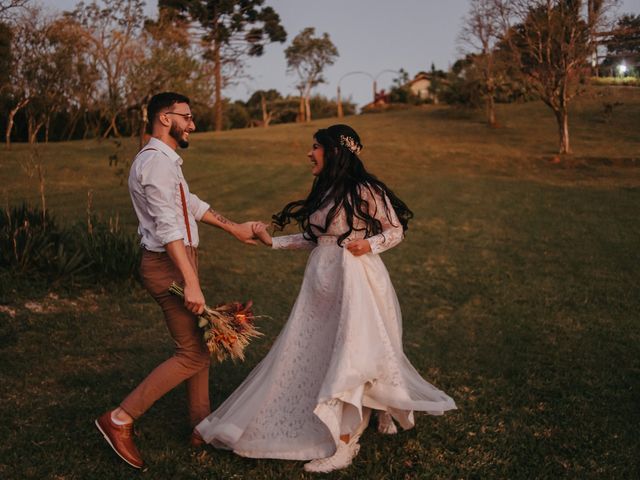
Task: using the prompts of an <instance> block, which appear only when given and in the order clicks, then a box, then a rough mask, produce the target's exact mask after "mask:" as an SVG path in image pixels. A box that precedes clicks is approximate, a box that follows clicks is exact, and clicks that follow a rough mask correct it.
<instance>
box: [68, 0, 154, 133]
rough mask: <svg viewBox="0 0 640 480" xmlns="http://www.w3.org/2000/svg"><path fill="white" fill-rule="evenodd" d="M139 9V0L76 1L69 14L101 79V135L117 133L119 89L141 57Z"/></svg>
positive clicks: (141, 14) (120, 107)
mask: <svg viewBox="0 0 640 480" xmlns="http://www.w3.org/2000/svg"><path fill="white" fill-rule="evenodd" d="M143 9H144V2H143V1H142V0H100V3H98V0H93V1H92V3H90V4H85V3H84V2H80V3H78V4H77V5H76V8H75V10H74V11H73V12H71V14H70V16H71V17H72V18H73V19H75V20H76V22H78V25H79V26H81V27H82V28H78V30H77V32H78V34H79V35H81V37H82V38H83V40H85V41H86V42H87V43H88V44H89V46H90V48H89V55H90V56H91V57H92V61H93V63H94V64H95V66H96V68H97V69H98V72H99V73H100V77H101V80H102V81H103V82H104V91H103V98H102V103H103V107H102V110H103V111H104V116H105V118H106V120H107V122H108V126H107V128H106V130H105V131H104V133H103V135H102V136H103V138H106V137H107V136H108V135H109V134H110V133H112V134H113V135H115V136H119V135H120V132H119V131H118V126H117V119H118V115H120V113H122V111H123V110H124V108H125V102H124V98H123V92H125V91H126V89H127V85H126V81H127V78H128V77H129V75H128V74H129V72H130V69H132V68H133V67H134V66H135V65H136V62H138V61H139V60H140V57H141V49H140V48H139V45H138V39H139V38H140V35H141V32H142V28H143V24H144V10H143Z"/></svg>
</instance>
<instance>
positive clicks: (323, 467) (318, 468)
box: [304, 441, 360, 473]
mask: <svg viewBox="0 0 640 480" xmlns="http://www.w3.org/2000/svg"><path fill="white" fill-rule="evenodd" d="M359 451H360V444H359V443H358V442H357V441H350V442H349V443H344V442H343V441H340V442H338V448H337V450H336V453H334V454H333V455H332V456H331V457H327V458H318V459H316V460H311V461H310V462H308V463H305V464H304V469H305V471H307V472H316V473H327V472H333V471H334V470H340V469H341V468H346V467H348V466H349V465H351V462H352V461H353V459H354V458H355V456H356V455H358V452H359Z"/></svg>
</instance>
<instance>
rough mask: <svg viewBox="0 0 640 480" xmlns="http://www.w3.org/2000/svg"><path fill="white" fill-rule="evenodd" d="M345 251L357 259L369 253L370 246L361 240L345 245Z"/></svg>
mask: <svg viewBox="0 0 640 480" xmlns="http://www.w3.org/2000/svg"><path fill="white" fill-rule="evenodd" d="M347 250H349V251H350V252H351V253H352V254H353V255H354V256H356V257H359V256H360V255H364V254H366V253H369V252H370V251H371V244H370V243H369V241H368V240H365V239H364V238H361V239H359V240H353V241H352V242H349V243H347Z"/></svg>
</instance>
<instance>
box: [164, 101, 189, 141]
mask: <svg viewBox="0 0 640 480" xmlns="http://www.w3.org/2000/svg"><path fill="white" fill-rule="evenodd" d="M166 115H167V117H170V118H171V127H170V129H169V135H170V136H171V137H172V138H173V139H174V140H175V141H176V143H177V144H178V146H179V147H180V148H187V147H188V146H189V134H190V133H191V132H193V131H194V130H195V129H196V125H195V124H194V123H193V115H191V109H190V108H189V105H187V104H186V103H176V104H175V105H173V107H172V108H171V110H169V111H168V112H166Z"/></svg>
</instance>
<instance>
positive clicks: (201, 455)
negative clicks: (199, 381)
mask: <svg viewBox="0 0 640 480" xmlns="http://www.w3.org/2000/svg"><path fill="white" fill-rule="evenodd" d="M615 101H617V102H620V103H622V105H617V106H615V108H614V111H613V113H612V114H611V115H610V117H607V116H605V114H604V109H603V103H604V102H615ZM498 119H499V122H500V124H501V127H500V128H497V129H488V128H487V127H485V126H484V125H483V123H482V121H481V116H480V114H478V113H469V112H466V111H463V110H456V109H450V108H446V107H428V108H416V109H412V110H407V111H399V112H389V113H385V114H379V115H374V114H370V115H362V116H355V117H349V118H347V119H345V121H346V122H348V123H350V124H351V125H352V126H353V127H354V128H355V129H356V130H357V131H358V132H359V133H360V134H361V137H362V139H363V143H364V145H365V149H364V150H363V153H362V155H361V156H362V158H363V160H364V161H365V163H366V164H367V166H368V168H369V169H370V171H372V172H373V173H375V174H377V175H378V176H379V177H381V178H382V179H384V181H385V182H387V184H388V185H390V186H391V187H392V188H393V189H394V190H395V191H396V193H398V194H399V196H400V197H401V198H403V199H404V200H405V201H406V202H407V203H408V205H409V206H410V207H411V208H412V209H413V211H414V213H415V219H414V221H413V222H412V223H411V224H410V230H409V232H408V234H407V237H406V239H405V241H404V242H403V243H402V244H400V246H398V247H397V248H395V249H393V250H391V251H389V252H387V253H384V254H383V258H384V261H385V263H386V265H387V267H388V269H389V271H390V273H391V277H392V280H393V282H394V285H395V288H396V291H397V293H398V296H399V298H400V303H401V306H402V310H403V315H404V344H405V350H406V352H407V355H408V356H409V358H410V359H411V361H412V363H413V364H414V366H415V367H416V368H417V369H418V371H420V372H421V373H422V374H423V376H424V377H425V378H426V379H427V380H429V381H431V382H432V383H434V384H435V385H437V386H439V387H440V388H442V389H443V390H444V391H446V392H447V393H448V394H450V395H451V396H452V397H453V398H454V399H455V400H456V402H457V404H458V408H459V410H457V411H454V412H451V413H448V414H446V415H445V416H443V417H430V416H427V415H418V416H417V425H416V428H415V429H413V430H410V431H406V432H401V433H400V434H399V435H396V436H392V437H385V436H382V435H379V434H378V433H377V432H376V431H375V428H370V429H369V430H368V431H367V432H366V433H365V435H364V436H363V438H362V442H361V443H362V449H361V452H360V455H359V456H358V457H357V459H356V461H355V463H354V465H353V466H351V467H350V468H349V469H346V470H344V471H341V472H336V473H334V474H330V475H326V476H324V477H323V478H344V479H352V478H363V479H365V478H366V479H394V480H395V479H418V478H438V479H450V478H482V479H484V478H509V479H531V478H597V479H605V478H607V479H608V478H616V479H617V478H620V479H623V478H638V477H639V476H640V471H639V470H640V461H639V458H640V446H639V445H640V443H639V441H638V438H639V436H638V432H639V431H640V330H639V327H640V319H639V313H640V273H639V269H638V267H639V265H640V249H639V247H640V222H639V219H640V133H639V131H638V125H640V89H633V88H617V89H613V90H604V89H602V90H595V92H594V94H593V95H592V96H591V97H590V98H587V99H584V100H581V101H580V103H578V104H576V105H575V108H574V109H573V112H572V117H571V128H572V130H571V132H572V137H571V139H572V145H573V149H574V155H573V156H572V157H570V158H568V159H563V160H562V161H561V162H560V163H554V162H553V161H551V160H552V159H553V157H554V155H555V151H556V128H555V123H554V119H553V116H552V114H551V112H550V111H549V110H548V109H547V108H545V107H544V106H543V105H542V104H540V103H528V104H523V105H501V106H499V107H498ZM334 121H335V120H333V121H332V120H322V121H316V122H313V123H311V124H307V125H286V126H276V127H272V128H269V129H248V130H238V131H229V132H223V133H220V134H214V133H202V134H195V135H194V136H193V137H192V146H191V147H190V148H189V150H187V151H184V152H183V157H184V158H185V164H184V171H185V175H186V177H187V178H188V179H189V183H190V187H191V189H192V190H193V191H194V192H196V193H198V194H199V196H200V197H201V198H204V199H206V200H208V201H210V202H211V203H212V205H213V206H214V208H216V209H218V210H219V211H221V212H223V213H224V214H226V215H228V216H229V217H230V218H232V219H234V220H249V219H263V220H267V219H269V217H270V215H271V214H272V213H273V212H275V211H277V210H278V209H279V208H280V207H282V205H283V204H284V203H285V202H286V201H289V200H292V199H296V198H299V197H301V196H302V195H304V194H305V193H306V192H307V190H308V188H309V185H310V182H311V177H310V174H309V169H310V167H309V164H308V163H307V160H306V157H305V154H306V152H307V151H308V148H309V146H310V142H311V136H312V134H313V132H314V131H315V130H316V129H317V128H319V127H324V126H327V125H329V124H330V123H333V122H334ZM136 147H137V145H136V142H135V141H134V140H132V139H126V140H124V141H123V142H122V144H121V146H120V147H119V148H116V146H115V144H114V142H113V141H103V142H101V143H99V142H95V141H86V142H72V143H58V144H50V145H40V146H39V147H38V153H37V156H36V157H35V161H38V162H41V163H42V164H43V165H44V169H45V188H46V199H47V206H48V208H50V209H51V210H52V211H53V212H54V214H55V216H56V217H57V218H58V220H59V221H60V222H65V221H72V220H76V219H82V218H85V217H86V214H87V213H86V210H87V195H88V192H89V191H90V192H91V197H92V206H91V208H92V210H93V211H94V212H95V213H98V214H99V215H101V216H102V217H103V218H108V217H112V218H114V219H115V217H116V216H117V217H118V219H119V222H120V223H121V224H123V225H124V226H125V228H129V229H131V231H132V232H133V230H134V227H135V221H134V215H133V211H132V208H131V206H130V201H129V197H128V193H127V189H126V180H125V182H124V183H123V182H122V179H123V178H124V175H126V172H127V168H128V161H129V160H130V159H131V157H132V156H133V155H134V153H135V151H136ZM116 152H117V155H118V165H112V166H109V161H108V158H109V156H110V155H113V154H116ZM33 155H34V154H33V153H32V152H30V150H29V148H28V147H27V146H25V145H14V149H13V150H12V151H11V152H6V151H3V153H2V155H1V157H0V158H1V159H0V178H2V179H3V182H2V186H1V187H0V194H3V197H2V201H3V203H10V204H15V203H18V202H21V201H23V200H28V201H30V202H34V203H35V202H38V201H39V200H38V199H39V195H38V193H37V191H38V182H37V176H35V175H32V176H31V177H30V176H29V174H30V173H31V174H32V173H33V168H31V167H30V166H29V162H30V161H31V160H33V158H34V157H33ZM30 159H31V160H30ZM201 237H202V238H203V240H202V244H201V278H202V282H203V289H204V291H205V296H206V297H207V299H208V300H209V302H210V303H215V302H217V301H221V300H231V299H247V298H252V299H253V300H254V302H255V305H256V306H255V309H256V311H257V313H264V314H268V315H270V316H271V317H272V318H271V319H268V320H264V321H262V329H263V331H264V332H265V333H266V335H265V337H264V338H262V339H260V340H258V341H256V342H254V344H253V345H252V346H251V347H250V348H249V350H248V358H247V361H246V362H245V363H243V364H236V365H234V364H232V363H225V364H222V365H216V366H214V367H213V368H212V371H211V393H212V403H213V407H216V406H217V405H219V404H220V402H221V401H222V400H223V399H224V398H226V396H227V395H229V394H230V393H231V392H232V391H233V389H234V388H235V387H236V386H237V385H238V384H239V383H240V382H241V381H242V379H243V378H244V377H245V376H246V375H247V373H248V372H249V371H250V370H251V368H252V367H253V366H254V365H255V364H256V363H257V362H258V361H259V360H260V359H261V358H262V357H263V356H264V355H265V353H266V352H267V350H268V349H269V346H270V345H271V344H272V343H273V341H274V339H275V337H276V336H277V334H278V331H279V329H280V328H281V326H282V325H283V323H284V322H285V321H286V318H287V315H288V312H289V310H290V308H291V306H292V304H293V301H294V299H295V297H296V294H297V291H298V288H299V286H300V283H301V280H302V272H303V269H304V265H305V261H306V253H304V252H272V251H269V250H268V249H266V248H259V247H253V248H251V247H247V246H243V245H240V244H239V243H238V242H236V241H235V240H233V239H232V238H230V237H228V236H226V235H225V234H223V233H221V232H220V231H218V230H213V229H209V228H208V227H203V228H202V229H201ZM0 285H1V286H2V290H1V291H0V303H1V305H0V385H2V387H1V390H0V417H1V418H2V422H0V436H1V438H2V442H0V478H3V479H5V478H6V479H13V478H15V479H22V478H55V479H63V478H64V479H93V478H95V479H122V478H136V477H140V476H141V477H143V478H149V479H157V478H194V479H196V478H197V479H206V478H210V479H218V478H233V479H245V478H246V479H252V480H261V479H276V478H294V479H298V478H314V477H313V476H312V475H310V474H305V473H304V472H303V471H302V462H286V461H277V460H253V459H246V458H241V457H238V456H235V455H233V454H230V453H228V452H224V451H217V450H214V449H212V448H208V449H206V450H204V451H194V450H191V449H189V448H188V447H187V438H188V435H189V433H190V432H189V428H188V425H187V417H186V405H185V392H184V389H183V388H177V389H176V390H175V391H173V392H171V393H169V394H168V395H167V396H165V397H164V398H162V399H161V400H160V401H159V402H157V403H156V404H155V405H154V406H153V407H152V408H151V410H150V411H149V412H147V414H146V415H145V416H144V417H143V418H142V419H141V421H139V422H138V424H137V429H138V430H139V437H138V439H137V443H138V445H139V447H140V449H141V450H142V453H143V455H144V457H145V460H146V461H147V463H148V467H147V469H146V470H145V471H143V472H141V473H140V472H135V471H134V470H133V469H131V468H130V467H128V466H126V465H125V464H124V463H123V462H121V461H120V460H118V459H117V457H116V456H115V454H113V453H112V452H111V451H110V450H109V449H108V447H107V446H106V444H105V442H104V441H103V439H102V437H101V436H100V435H99V434H98V432H97V430H96V429H95V427H94V425H93V420H94V419H95V418H96V417H97V416H98V415H99V414H100V413H102V412H103V411H104V410H106V409H108V408H111V407H114V406H115V405H117V403H118V402H119V401H120V400H121V399H122V398H123V397H124V396H125V395H126V394H127V393H128V392H129V391H130V390H131V389H132V388H133V387H135V386H136V385H137V383H138V382H139V381H140V380H141V379H142V378H143V377H144V376H145V375H146V374H147V373H148V372H149V371H150V370H151V369H152V368H153V367H155V366H156V365H157V364H158V363H160V362H161V361H162V360H163V359H165V358H166V357H167V356H168V355H170V354H171V352H172V344H171V340H170V338H169V336H168V334H167V333H166V329H165V326H164V322H163V320H162V318H161V314H160V310H159V308H158V307H157V306H156V305H155V304H154V303H153V301H152V300H151V299H150V297H149V296H148V295H147V294H146V293H145V292H144V291H143V290H142V289H141V288H140V287H139V286H137V285H131V286H129V285H113V286H109V285H97V286H96V287H95V288H92V289H78V288H73V287H72V286H65V285H53V286H51V287H50V288H49V289H43V288H42V287H39V288H35V287H30V286H28V285H25V284H24V282H17V283H12V282H6V281H5V282H4V283H1V284H0Z"/></svg>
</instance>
